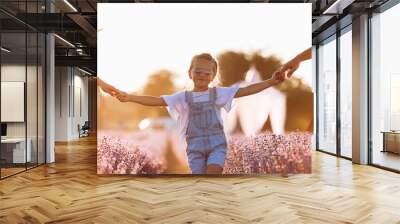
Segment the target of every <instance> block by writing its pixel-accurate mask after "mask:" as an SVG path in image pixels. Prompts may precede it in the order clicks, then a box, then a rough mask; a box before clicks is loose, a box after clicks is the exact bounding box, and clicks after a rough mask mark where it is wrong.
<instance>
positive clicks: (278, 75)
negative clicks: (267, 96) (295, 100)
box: [271, 71, 285, 85]
mask: <svg viewBox="0 0 400 224" xmlns="http://www.w3.org/2000/svg"><path fill="white" fill-rule="evenodd" d="M271 79H272V81H273V82H274V84H275V85H276V84H279V83H281V82H283V81H285V73H284V72H281V71H277V72H275V73H274V74H273V75H272V78H271Z"/></svg>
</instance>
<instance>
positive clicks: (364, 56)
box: [352, 15, 368, 164]
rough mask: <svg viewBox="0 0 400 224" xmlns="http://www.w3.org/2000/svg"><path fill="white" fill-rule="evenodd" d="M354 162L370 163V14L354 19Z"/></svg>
mask: <svg viewBox="0 0 400 224" xmlns="http://www.w3.org/2000/svg"><path fill="white" fill-rule="evenodd" d="M352 28H353V35H352V38H353V40H352V44H353V59H352V61H353V80H352V81H353V84H352V87H353V90H352V91H353V92H352V94H353V102H352V104H353V105H352V106H353V114H352V115H353V116H352V117H353V118H352V122H353V124H352V125H353V127H352V129H353V130H352V134H353V136H352V146H353V154H352V157H353V162H354V163H358V164H367V163H368V76H367V75H368V39H367V38H368V15H361V16H360V17H358V18H355V19H354V20H353V25H352Z"/></svg>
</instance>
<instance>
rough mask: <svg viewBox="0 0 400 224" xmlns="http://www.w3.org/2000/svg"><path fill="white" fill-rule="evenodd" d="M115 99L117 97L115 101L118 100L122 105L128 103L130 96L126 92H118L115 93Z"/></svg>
mask: <svg viewBox="0 0 400 224" xmlns="http://www.w3.org/2000/svg"><path fill="white" fill-rule="evenodd" d="M116 97H117V99H118V100H119V101H120V102H123V103H124V102H129V101H130V97H131V95H129V94H128V93H126V92H123V91H119V92H118V93H117V95H116Z"/></svg>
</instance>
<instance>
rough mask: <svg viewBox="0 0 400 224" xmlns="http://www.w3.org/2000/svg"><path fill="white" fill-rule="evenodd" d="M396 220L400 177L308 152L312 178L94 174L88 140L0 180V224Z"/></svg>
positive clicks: (92, 145) (398, 218) (60, 149)
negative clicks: (43, 163)
mask: <svg viewBox="0 0 400 224" xmlns="http://www.w3.org/2000/svg"><path fill="white" fill-rule="evenodd" d="M44 222H48V223H373V224H376V223H384V224H388V223H400V175H399V174H396V173H391V172H387V171H384V170H380V169H377V168H374V167H370V166H359V165H352V164H351V162H350V161H348V160H343V159H337V158H336V157H333V156H330V155H326V154H323V153H317V152H316V153H315V154H314V155H313V174H311V175H307V174H302V175H293V176H289V178H283V177H279V176H252V177H211V178H210V177H209V178H207V177H152V178H146V177H134V176H98V175H96V140H95V138H85V139H84V140H81V141H79V142H73V143H71V144H67V145H65V144H64V145H60V144H59V145H57V150H56V163H55V164H51V165H47V166H41V167H38V168H35V169H33V170H29V171H27V172H25V173H22V174H19V175H16V176H13V177H10V178H7V179H5V180H2V181H0V223H44Z"/></svg>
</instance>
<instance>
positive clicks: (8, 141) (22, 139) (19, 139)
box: [1, 138, 29, 143]
mask: <svg viewBox="0 0 400 224" xmlns="http://www.w3.org/2000/svg"><path fill="white" fill-rule="evenodd" d="M28 141H29V138H28ZM19 142H25V138H5V139H1V143H19Z"/></svg>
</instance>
